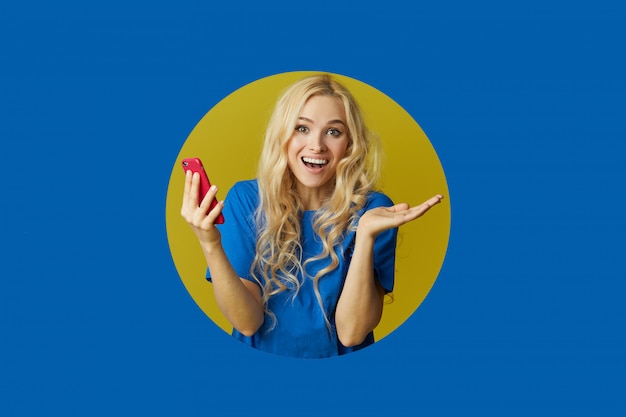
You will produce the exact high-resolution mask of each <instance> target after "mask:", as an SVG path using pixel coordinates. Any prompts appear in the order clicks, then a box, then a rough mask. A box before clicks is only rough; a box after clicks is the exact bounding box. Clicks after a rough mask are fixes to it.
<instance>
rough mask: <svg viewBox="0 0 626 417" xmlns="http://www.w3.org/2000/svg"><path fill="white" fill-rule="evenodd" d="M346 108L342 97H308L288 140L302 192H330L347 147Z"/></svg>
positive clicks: (291, 163) (290, 161)
mask: <svg viewBox="0 0 626 417" xmlns="http://www.w3.org/2000/svg"><path fill="white" fill-rule="evenodd" d="M348 141H349V138H348V126H347V121H346V112H345V109H344V106H343V103H342V102H341V100H340V99H339V98H337V97H331V96H313V97H311V98H309V99H308V100H307V102H306V103H305V105H304V108H303V109H302V112H301V113H300V116H299V118H298V123H297V124H296V128H295V130H294V132H293V134H292V136H291V139H290V140H289V144H288V148H287V157H288V164H289V169H290V170H291V172H292V173H293V175H294V176H295V177H296V180H297V187H298V191H299V192H300V193H301V194H304V193H310V192H320V191H322V192H323V193H324V194H325V193H327V192H331V190H332V188H330V187H332V181H331V180H332V179H333V178H334V176H335V172H336V171H337V164H338V163H339V161H340V160H341V159H342V158H343V157H344V155H345V153H346V149H347V147H348Z"/></svg>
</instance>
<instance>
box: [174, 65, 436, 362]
mask: <svg viewBox="0 0 626 417" xmlns="http://www.w3.org/2000/svg"><path fill="white" fill-rule="evenodd" d="M378 159H379V145H378V142H377V141H376V139H375V138H374V136H373V135H372V134H371V133H370V132H369V131H368V130H367V128H366V126H365V123H364V122H363V119H362V115H361V111H360V109H359V107H358V105H357V103H356V102H355V100H354V98H353V97H352V95H351V94H350V92H349V91H348V90H347V89H346V88H345V87H343V86H342V85H341V84H339V83H337V82H336V81H335V80H333V79H332V78H331V77H330V76H328V75H324V74H322V75H316V76H312V77H307V78H305V79H303V80H301V81H299V82H296V83H295V84H293V85H292V86H291V87H290V88H288V89H287V91H286V92H285V93H284V94H283V96H282V97H281V98H280V99H279V101H278V103H277V104H276V107H275V109H274V113H273V115H272V117H271V119H270V123H269V125H268V128H267V132H266V136H265V141H264V145H263V150H262V154H261V158H260V162H259V167H258V175H257V179H256V180H250V181H242V182H239V183H237V184H235V186H233V188H232V189H231V190H230V191H229V193H228V195H227V197H226V202H227V203H226V204H224V202H220V203H219V204H218V205H217V206H216V207H215V208H214V209H213V210H209V209H208V207H209V204H210V202H211V201H212V200H213V198H214V197H215V195H216V192H217V188H216V187H213V188H212V189H211V190H210V191H209V193H208V194H207V195H206V197H205V198H204V199H203V200H202V201H201V202H200V204H199V202H198V187H199V178H198V176H197V174H194V175H192V174H190V173H187V176H186V178H185V188H184V192H183V204H182V208H181V214H182V216H183V217H184V218H185V220H186V221H187V222H188V223H189V224H190V226H191V228H192V229H193V231H194V232H195V234H196V236H197V237H198V240H199V242H200V245H201V247H202V250H203V252H204V255H205V258H206V261H207V266H208V269H207V278H208V279H209V280H210V281H211V282H212V283H213V289H214V292H215V298H216V301H217V304H218V306H219V308H220V310H221V311H222V312H223V313H224V315H225V316H226V318H227V319H228V321H229V322H230V323H231V324H232V326H233V335H234V336H235V337H236V338H237V339H239V340H241V341H243V342H245V343H247V344H249V345H250V346H253V347H255V348H258V349H261V350H264V351H267V352H271V353H275V354H279V355H286V356H294V357H301V358H321V357H329V356H336V355H341V354H345V353H348V352H351V351H355V350H358V349H361V348H363V347H365V346H368V345H370V344H372V343H374V338H373V329H374V328H375V327H376V325H377V324H378V323H379V321H380V319H381V316H382V310H383V297H384V295H385V294H386V293H388V292H391V291H392V290H393V282H394V263H395V246H396V236H397V228H398V227H399V226H401V225H403V224H405V223H407V222H409V221H412V220H414V219H416V218H418V217H420V216H421V215H422V214H424V213H425V212H426V211H427V210H428V209H429V208H430V207H431V206H433V205H434V204H437V203H438V202H440V201H441V199H442V198H443V197H442V196H441V195H437V196H435V197H433V198H431V199H429V200H428V201H426V202H425V203H423V204H422V205H420V206H416V207H413V208H411V207H409V205H407V204H398V205H393V203H392V202H391V200H390V199H389V198H388V197H387V196H385V195H384V194H382V193H379V192H376V191H375V190H374V187H375V184H376V180H377V177H378ZM222 211H223V213H224V216H225V218H226V222H225V223H224V224H223V225H219V226H216V225H215V220H216V218H217V216H218V215H219V214H220V213H222Z"/></svg>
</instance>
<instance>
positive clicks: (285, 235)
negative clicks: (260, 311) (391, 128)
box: [251, 74, 381, 329]
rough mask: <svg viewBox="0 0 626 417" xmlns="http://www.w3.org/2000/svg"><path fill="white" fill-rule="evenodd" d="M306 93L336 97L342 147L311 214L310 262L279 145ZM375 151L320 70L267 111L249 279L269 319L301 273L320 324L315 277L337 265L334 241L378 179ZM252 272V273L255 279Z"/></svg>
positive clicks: (344, 95)
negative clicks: (317, 265)
mask: <svg viewBox="0 0 626 417" xmlns="http://www.w3.org/2000/svg"><path fill="white" fill-rule="evenodd" d="M313 96H330V97H337V98H338V99H339V100H341V102H342V103H343V106H344V109H345V114H346V119H347V120H346V124H347V134H348V138H349V140H348V146H347V149H346V152H345V155H344V157H343V159H342V160H341V161H340V162H339V163H338V165H337V171H336V173H335V178H334V190H333V192H332V195H331V196H330V198H329V199H328V200H327V201H325V202H324V204H323V206H322V207H321V208H320V209H319V210H318V211H317V213H316V214H315V220H314V224H313V228H314V230H315V232H316V233H317V234H318V235H319V237H320V239H321V242H322V245H323V250H322V252H321V253H320V254H318V255H317V256H315V257H313V258H311V259H306V260H303V259H302V246H301V242H300V236H301V230H300V222H301V219H302V215H303V211H304V208H303V205H302V201H301V199H300V196H299V195H298V193H297V192H296V179H295V177H294V175H293V174H292V172H291V170H290V169H289V167H288V164H287V147H288V143H289V140H290V139H291V137H292V135H293V133H294V130H295V128H296V125H297V123H298V117H299V116H300V113H301V111H302V109H303V107H304V105H305V103H306V102H307V100H309V99H310V98H311V97H313ZM380 158H381V150H380V144H379V141H378V138H377V137H376V136H375V135H373V134H372V133H371V132H370V131H369V130H368V129H367V127H366V125H365V123H364V120H363V116H362V113H361V109H360V108H359V106H358V104H357V103H356V101H355V100H354V97H353V96H352V94H351V93H350V92H349V91H348V90H347V89H346V88H345V87H344V86H343V85H341V84H340V83H338V82H337V81H336V80H334V79H333V78H332V77H331V76H329V75H327V74H319V75H314V76H310V77H307V78H304V79H302V80H300V81H298V82H296V83H294V84H293V85H291V86H290V87H289V88H288V89H287V90H286V91H285V92H284V93H283V95H282V96H281V97H280V99H279V100H278V102H277V103H276V107H275V108H274V112H273V114H272V116H271V118H270V121H269V123H268V126H267V131H266V134H265V140H264V144H263V150H262V152H261V158H260V160H259V165H258V172H257V181H258V184H259V194H260V204H259V207H258V210H257V213H256V221H257V224H258V225H259V233H258V240H257V246H256V257H255V259H254V262H253V264H252V267H251V273H252V276H253V277H254V278H255V279H256V280H257V282H258V283H259V284H260V285H261V288H262V292H263V300H264V303H265V309H266V313H267V314H268V315H269V316H270V317H271V318H272V320H273V321H274V324H273V325H272V326H271V327H272V328H273V327H274V325H275V323H276V318H275V316H274V315H273V314H272V312H271V311H269V309H268V308H267V305H268V300H269V298H270V297H271V296H273V295H275V294H277V293H280V292H283V291H287V290H293V297H294V298H295V296H296V295H297V293H298V291H299V289H300V286H301V282H300V281H299V279H298V274H299V272H302V276H304V277H305V278H304V279H313V284H314V289H315V295H316V297H317V301H318V304H319V306H320V308H321V309H322V312H323V314H324V318H325V320H326V324H327V326H328V328H329V329H330V328H331V324H330V321H329V319H328V314H329V313H330V312H327V311H324V307H323V301H322V297H321V295H320V292H319V280H320V279H321V278H322V277H323V276H324V275H326V274H328V273H329V272H331V271H332V270H334V269H336V268H337V266H338V265H339V258H340V256H343V253H340V245H339V243H340V242H341V240H342V238H343V237H344V235H345V233H346V231H348V230H351V229H352V230H353V229H354V227H355V221H356V220H357V219H356V216H357V211H358V210H359V209H360V208H362V207H363V206H364V204H365V202H366V199H367V194H368V193H370V192H371V191H372V190H373V189H374V187H375V185H376V182H377V180H378V176H379V167H380ZM328 258H330V263H329V264H328V265H327V266H326V267H324V268H323V269H321V270H320V271H319V272H317V274H315V276H313V277H307V276H306V273H305V271H306V270H305V267H306V265H307V264H308V263H311V262H314V261H317V260H323V259H328ZM259 274H260V276H259Z"/></svg>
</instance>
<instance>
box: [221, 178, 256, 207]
mask: <svg viewBox="0 0 626 417" xmlns="http://www.w3.org/2000/svg"><path fill="white" fill-rule="evenodd" d="M226 201H237V202H238V203H239V204H243V205H245V206H249V207H253V208H255V207H256V206H257V205H258V204H259V185H258V183H257V181H256V179H253V180H244V181H238V182H236V183H235V184H234V185H233V186H232V187H231V188H230V190H229V191H228V194H227V195H226Z"/></svg>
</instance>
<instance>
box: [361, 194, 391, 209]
mask: <svg viewBox="0 0 626 417" xmlns="http://www.w3.org/2000/svg"><path fill="white" fill-rule="evenodd" d="M393 205H394V203H393V201H392V200H391V198H389V196H387V194H385V193H383V192H381V191H371V192H370V193H369V194H367V202H366V203H365V209H366V210H369V209H372V208H375V207H391V206H393Z"/></svg>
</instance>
